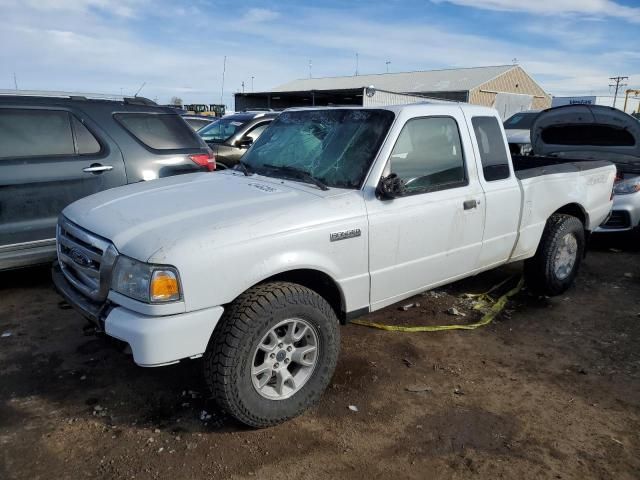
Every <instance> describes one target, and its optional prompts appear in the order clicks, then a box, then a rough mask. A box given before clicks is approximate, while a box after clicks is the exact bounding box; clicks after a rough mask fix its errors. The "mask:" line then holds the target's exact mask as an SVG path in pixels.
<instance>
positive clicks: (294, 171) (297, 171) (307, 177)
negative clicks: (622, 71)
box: [263, 163, 329, 190]
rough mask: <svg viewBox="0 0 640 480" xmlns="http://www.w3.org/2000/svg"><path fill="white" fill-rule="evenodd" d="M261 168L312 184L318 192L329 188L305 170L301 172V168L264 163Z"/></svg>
mask: <svg viewBox="0 0 640 480" xmlns="http://www.w3.org/2000/svg"><path fill="white" fill-rule="evenodd" d="M263 167H264V168H268V169H270V170H276V171H280V172H284V173H289V174H291V175H292V176H294V177H297V178H298V179H300V180H303V181H306V182H307V183H313V184H314V185H315V186H316V187H318V188H319V189H320V190H329V187H328V186H327V185H326V184H325V183H324V182H323V181H322V180H319V179H317V178H315V177H314V176H313V175H311V174H310V173H309V172H307V171H306V170H302V169H301V168H296V167H289V166H286V165H270V164H268V163H265V164H264V165H263Z"/></svg>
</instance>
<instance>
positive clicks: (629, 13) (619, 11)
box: [432, 0, 640, 22]
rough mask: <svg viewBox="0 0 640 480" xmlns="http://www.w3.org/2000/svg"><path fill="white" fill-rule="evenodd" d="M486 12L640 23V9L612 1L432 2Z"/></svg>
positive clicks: (513, 0) (498, 0)
mask: <svg viewBox="0 0 640 480" xmlns="http://www.w3.org/2000/svg"><path fill="white" fill-rule="evenodd" d="M432 1H433V2H434V3H453V4H456V5H461V6H465V7H473V8H480V9H485V10H495V11H508V12H526V13H533V14H537V15H558V14H572V15H580V16H586V15H590V16H601V17H617V18H621V19H626V20H629V21H632V22H640V8H638V7H627V6H626V5H621V4H619V3H616V2H614V1H611V0H533V1H526V0H432Z"/></svg>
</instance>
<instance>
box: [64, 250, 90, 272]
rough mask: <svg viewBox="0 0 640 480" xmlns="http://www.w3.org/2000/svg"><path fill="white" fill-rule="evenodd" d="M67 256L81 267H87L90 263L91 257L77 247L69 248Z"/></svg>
mask: <svg viewBox="0 0 640 480" xmlns="http://www.w3.org/2000/svg"><path fill="white" fill-rule="evenodd" d="M69 257H71V260H73V261H74V262H75V263H77V264H78V265H80V266H82V267H88V266H89V265H91V259H90V258H89V257H87V256H86V255H85V254H84V253H82V252H81V251H80V250H78V249H77V248H72V249H71V250H69Z"/></svg>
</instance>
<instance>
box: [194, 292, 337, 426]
mask: <svg viewBox="0 0 640 480" xmlns="http://www.w3.org/2000/svg"><path fill="white" fill-rule="evenodd" d="M291 318H299V319H302V320H305V321H306V322H308V323H309V324H310V325H311V327H312V328H314V329H315V334H316V336H317V339H318V346H317V348H318V353H317V360H316V364H315V367H314V369H313V371H312V373H311V374H310V376H309V378H308V380H307V381H306V383H304V385H303V386H302V387H301V388H300V389H299V390H298V391H296V392H295V393H294V394H293V395H292V396H291V397H289V398H286V399H278V400H271V399H268V398H265V397H263V396H261V395H260V394H259V393H258V391H257V390H256V388H255V387H254V385H253V383H252V377H251V366H252V365H253V362H254V354H255V350H256V348H257V346H258V343H259V342H261V340H262V339H263V337H264V335H265V334H266V333H267V332H269V330H270V329H271V328H273V327H274V326H276V325H277V324H278V323H279V322H281V321H283V320H286V319H291ZM339 347H340V332H339V322H338V319H337V317H336V314H335V312H334V311H333V309H332V308H331V306H330V305H329V304H328V303H327V301H326V300H325V299H324V298H322V297H321V296H320V295H318V294H317V293H316V292H314V291H313V290H310V289H308V288H306V287H303V286H301V285H298V284H294V283H287V282H273V283H265V284H261V285H257V286H256V287H253V288H251V289H250V290H248V291H246V292H245V293H243V294H242V295H240V296H239V297H238V298H237V299H236V300H235V301H234V302H233V303H232V304H231V305H230V307H229V308H228V309H227V310H226V311H225V313H224V315H223V317H222V319H221V320H220V323H219V324H218V325H217V326H216V329H215V331H214V333H213V336H212V339H211V340H210V342H209V346H208V348H207V351H206V352H205V354H204V359H203V360H204V362H203V371H204V378H205V382H206V384H207V386H208V387H209V389H210V391H211V393H212V395H213V397H214V399H215V401H216V402H217V403H218V405H219V406H220V407H221V408H222V409H223V410H224V411H226V412H227V413H228V414H230V415H231V416H232V417H234V418H236V419H237V420H239V421H240V422H242V423H244V424H246V425H249V426H251V427H256V428H263V427H269V426H272V425H276V424H278V423H282V422H284V421H286V420H289V419H291V418H293V417H295V416H297V415H300V414H301V413H302V412H303V411H305V410H306V409H308V408H309V407H310V406H312V405H314V404H315V403H316V402H317V401H318V400H319V399H320V397H321V396H322V393H323V392H324V390H325V389H326V388H327V386H328V385H329V382H330V381H331V377H332V375H333V372H334V370H335V367H336V363H337V361H338V350H339Z"/></svg>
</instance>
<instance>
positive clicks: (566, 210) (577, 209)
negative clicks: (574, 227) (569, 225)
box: [549, 203, 589, 231]
mask: <svg viewBox="0 0 640 480" xmlns="http://www.w3.org/2000/svg"><path fill="white" fill-rule="evenodd" d="M557 213H561V214H565V215H571V216H572V217H576V218H577V219H578V220H580V221H581V222H582V225H584V229H585V231H586V230H587V226H588V225H589V214H588V213H587V211H586V210H585V209H584V207H583V206H582V205H580V204H579V203H567V204H566V205H564V206H562V207H560V208H559V209H557V210H556V211H555V212H553V213H552V214H551V215H550V216H549V218H551V216H553V215H555V214H557Z"/></svg>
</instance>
